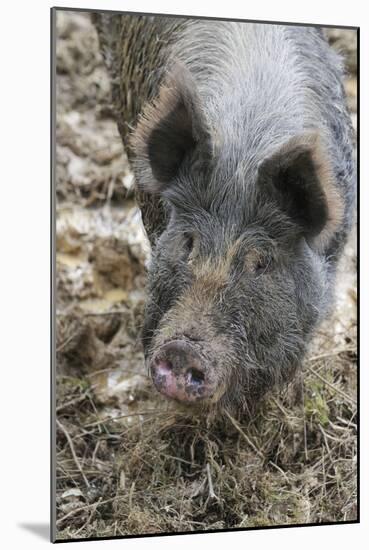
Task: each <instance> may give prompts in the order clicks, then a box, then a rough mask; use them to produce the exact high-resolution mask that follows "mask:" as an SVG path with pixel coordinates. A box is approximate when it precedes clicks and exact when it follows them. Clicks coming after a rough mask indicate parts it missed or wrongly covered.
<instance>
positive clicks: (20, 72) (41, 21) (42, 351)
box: [0, 0, 369, 550]
mask: <svg viewBox="0 0 369 550" xmlns="http://www.w3.org/2000/svg"><path fill="white" fill-rule="evenodd" d="M366 4H367V2H364V1H363V0H361V1H359V0H350V1H346V2H338V1H336V2H333V1H331V2H327V1H326V2H324V1H322V0H319V1H315V0H305V1H302V2H301V1H300V2H297V1H296V0H294V1H292V0H291V1H287V0H283V1H282V0H279V1H274V2H272V1H270V2H268V1H264V0H257V1H256V2H247V1H243V2H241V1H239V2H236V1H232V0H227V1H225V2H221V3H217V4H215V3H214V0H213V1H205V0H181V1H178V0H177V1H176V2H173V0H172V2H170V1H164V0H151V2H150V1H143V0H135V1H124V0H119V1H117V0H116V1H114V0H105V1H102V0H89V1H84V0H78V1H75V0H69V1H68V2H67V3H64V2H62V1H61V2H60V4H59V5H62V6H66V7H82V8H106V9H115V10H132V11H151V12H152V11H155V12H161V13H178V14H185V15H211V16H218V17H237V18H248V19H268V20H276V21H297V22H310V23H322V24H336V25H355V26H361V83H362V88H361V97H362V102H361V103H362V105H361V107H362V111H361V150H362V152H363V154H362V163H361V211H362V216H361V252H362V253H361V279H362V289H361V312H362V315H361V318H362V319H361V332H362V334H363V335H364V337H363V339H362V340H363V341H362V349H361V396H362V399H361V401H362V403H361V433H362V440H361V465H362V466H361V478H362V479H361V480H362V483H361V485H362V490H361V496H362V498H361V521H362V523H361V524H360V525H345V526H335V527H307V528H293V529H279V530H269V531H254V532H252V531H249V532H236V533H222V534H216V535H215V534H212V535H211V534H210V535H206V536H205V535H191V536H176V537H159V538H147V539H131V540H115V541H99V542H84V543H80V544H83V545H84V547H85V548H89V547H91V548H92V547H93V548H96V549H97V548H101V547H104V548H106V547H108V546H109V547H114V548H117V547H122V546H124V548H128V549H131V548H132V549H133V548H134V549H137V548H150V549H155V550H156V549H158V548H160V549H166V548H169V547H172V546H175V547H176V548H185V547H186V548H187V546H188V545H190V546H191V547H192V548H201V547H202V546H204V545H205V544H211V545H213V546H216V547H217V546H219V547H222V546H224V545H228V546H231V545H232V546H233V547H234V548H244V547H247V546H248V547H250V548H254V547H258V548H261V549H263V548H270V547H273V548H280V547H283V549H284V550H287V549H289V548H294V549H295V548H296V547H298V548H299V550H300V549H301V550H302V549H305V548H309V550H311V548H319V549H320V548H324V547H327V546H328V547H330V548H331V547H334V548H335V550H339V549H345V550H347V548H350V547H351V546H355V547H356V548H358V549H361V548H364V547H367V544H368V540H369V528H368V520H369V518H368V490H369V480H368V472H369V464H368V441H369V439H368V417H369V411H368V404H369V399H368V398H367V389H368V365H367V359H368V338H369V337H368V336H366V337H365V334H369V332H368V326H369V324H368V311H369V308H368V285H366V284H365V283H366V280H367V278H368V274H369V271H368V254H367V253H366V250H365V249H366V248H367V246H366V238H367V237H368V218H369V216H368V215H367V211H368V208H369V196H368V189H369V187H368V185H367V181H368V161H367V159H368V155H367V151H368V150H369V143H368V131H369V124H368V111H369V101H368V98H369V89H368V68H369V59H368V49H369V38H368V30H369V17H368V15H367V14H366V13H365V5H366ZM52 5H53V3H52V2H51V1H49V0H37V1H34V2H30V1H23V0H22V1H20V0H18V1H14V2H12V1H11V0H7V1H5V2H3V3H2V6H1V31H0V40H1V48H0V55H1V65H0V71H1V72H0V94H1V101H0V109H1V113H0V124H1V125H0V132H1V137H2V140H1V148H0V152H1V157H0V158H1V172H0V174H1V183H0V224H1V229H0V258H1V270H0V278H1V280H0V282H1V285H0V292H1V300H0V320H1V331H0V342H1V345H0V369H1V370H0V373H1V375H0V388H1V394H0V404H1V415H0V425H1V432H0V434H1V436H0V437H1V440H0V441H1V447H0V460H1V468H0V507H1V510H0V525H1V534H0V538H1V541H0V544H1V545H2V547H3V548H6V549H8V548H10V549H11V548H21V549H22V548H25V547H27V548H29V549H33V548H39V547H40V546H42V545H43V546H45V544H49V543H48V542H47V537H48V535H47V532H48V531H47V525H48V521H49V456H50V451H49V439H50V438H49V426H50V422H49V413H50V399H49V382H50V374H49V364H50V359H49V358H50V351H49V349H50V329H49V324H50V323H49V319H50V313H49V307H50V298H49V288H50V287H49V273H50V255H49V244H50V237H49V228H50V219H49V210H50V207H49V204H50V202H49V201H50V158H49V128H50V126H49V124H50V101H49V86H50V85H49V78H50V73H49V62H50V53H49V45H50V42H49V36H50V35H49V32H50V31H49V20H50V13H49V8H50V7H52ZM31 204H32V208H30V205H31ZM4 302H5V307H4ZM365 539H366V540H365ZM73 544H77V543H73Z"/></svg>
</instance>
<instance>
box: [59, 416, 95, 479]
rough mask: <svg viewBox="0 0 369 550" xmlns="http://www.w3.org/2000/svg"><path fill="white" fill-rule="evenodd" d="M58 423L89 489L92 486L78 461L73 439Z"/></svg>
mask: <svg viewBox="0 0 369 550" xmlns="http://www.w3.org/2000/svg"><path fill="white" fill-rule="evenodd" d="M56 423H57V425H58V426H59V428H60V429H61V431H62V432H63V434H64V435H65V437H66V438H67V441H68V445H69V447H70V450H71V453H72V456H73V460H74V462H75V464H76V466H77V468H78V470H79V471H80V472H81V476H82V477H83V481H84V482H85V485H86V487H88V488H89V487H90V484H89V482H88V479H87V477H86V476H85V474H84V472H83V470H82V466H81V464H80V462H79V460H78V457H77V455H76V451H75V450H74V445H73V441H72V438H71V437H70V435H69V433H68V432H67V430H66V428H65V427H64V426H63V424H62V423H61V422H60V421H59V420H58V419H56Z"/></svg>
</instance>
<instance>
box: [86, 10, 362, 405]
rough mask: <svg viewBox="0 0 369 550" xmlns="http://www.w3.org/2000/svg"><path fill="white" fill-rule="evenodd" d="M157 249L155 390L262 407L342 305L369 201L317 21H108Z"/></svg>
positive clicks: (152, 342) (103, 23)
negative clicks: (352, 241) (358, 205)
mask: <svg viewBox="0 0 369 550" xmlns="http://www.w3.org/2000/svg"><path fill="white" fill-rule="evenodd" d="M94 22H95V25H96V27H97V29H98V33H99V39H100V45H101V50H102V53H103V56H104V58H105V61H106V63H107V66H108V68H109V71H110V74H111V77H112V98H113V103H114V108H115V113H116V117H117V123H118V128H119V131H120V134H121V136H122V140H123V143H124V145H125V148H126V150H127V153H128V157H129V160H130V162H131V165H132V168H133V172H134V175H135V181H136V189H137V200H138V204H139V206H140V208H141V212H142V219H143V223H144V225H145V228H146V231H147V234H148V237H149V239H150V242H151V246H152V259H151V265H150V267H149V273H148V299H147V304H146V310H145V320H144V326H143V331H142V341H143V347H144V351H145V360H146V364H147V367H148V371H149V373H150V375H151V378H152V381H153V384H154V386H155V387H156V388H157V390H158V391H159V392H160V393H161V394H163V396H165V397H166V398H168V399H170V400H174V401H176V402H177V403H181V404H182V405H183V406H185V407H186V409H188V410H191V411H192V410H193V411H195V412H196V413H197V412H200V411H204V412H207V411H210V410H212V411H214V410H221V411H236V410H237V411H238V410H239V411H245V410H250V409H251V408H253V407H254V406H255V404H256V403H258V402H259V400H260V398H261V397H262V396H263V395H264V394H265V393H266V392H267V391H269V390H270V389H272V388H275V387H276V388H281V387H282V386H283V384H286V383H287V382H289V381H290V380H291V379H292V378H293V376H294V375H295V373H296V372H297V371H298V369H299V368H300V366H301V364H302V360H303V358H304V355H305V353H306V350H307V348H308V344H309V342H310V341H311V338H312V336H313V335H314V331H315V330H316V328H317V327H318V326H319V324H320V323H321V321H322V320H323V319H325V318H326V317H327V316H328V315H329V313H330V312H331V310H332V305H333V303H334V286H335V278H336V266H337V262H338V260H339V258H340V256H341V254H342V250H343V247H344V244H345V242H346V238H347V235H348V232H349V231H350V228H351V225H352V220H353V215H354V214H353V212H354V204H355V183H356V171H355V158H354V145H353V142H354V138H353V129H352V125H351V120H350V117H349V114H348V110H347V106H346V99H345V93H344V89H343V85H342V78H343V63H342V60H341V58H340V57H339V56H338V55H337V54H336V53H335V52H334V51H333V50H332V49H331V48H330V47H329V45H328V42H327V40H326V38H325V36H324V34H323V31H322V30H321V29H319V28H316V27H313V26H293V25H277V24H259V23H246V22H245V23H243V22H232V21H219V20H217V21H214V20H206V19H197V20H194V19H188V18H178V17H167V16H165V17H158V16H138V15H133V14H130V15H127V14H126V15H120V14H103V13H99V14H95V15H94Z"/></svg>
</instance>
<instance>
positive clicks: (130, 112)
mask: <svg viewBox="0 0 369 550" xmlns="http://www.w3.org/2000/svg"><path fill="white" fill-rule="evenodd" d="M51 15H52V171H53V177H52V180H53V181H52V185H53V188H52V195H53V218H54V221H55V227H54V229H55V231H54V233H53V239H54V249H55V257H54V262H55V263H54V292H53V299H54V303H53V335H54V339H53V340H54V341H53V366H52V498H51V500H52V506H51V508H52V529H53V535H52V538H53V540H54V541H55V540H56V541H69V540H75V541H77V540H83V539H100V538H111V537H132V536H135V537H136V536H137V537H138V536H149V535H150V536H152V535H167V534H178V533H205V532H209V531H210V532H214V531H229V530H234V529H238V530H248V529H255V528H258V529H260V528H264V529H267V528H270V527H281V528H282V527H286V526H301V527H303V526H305V525H323V524H337V523H354V522H357V521H358V502H357V462H356V457H357V448H356V447H357V435H356V433H357V429H356V428H357V398H358V395H357V380H358V376H357V365H356V359H357V291H356V279H357V267H356V266H357V264H356V256H357V245H356V234H357V229H356V228H357V223H356V217H357V216H356V202H357V201H356V192H357V166H356V156H357V154H356V149H357V139H356V126H357V70H358V67H357V38H358V29H357V28H334V27H329V21H327V27H321V26H314V25H313V24H311V25H300V24H298V23H297V22H295V23H289V22H286V23H283V24H282V23H279V24H274V23H268V22H257V21H239V20H237V21H232V20H230V19H229V20H219V19H211V18H209V19H207V18H192V17H189V16H183V17H182V16H170V15H165V16H164V15H161V16H159V15H154V14H147V15H143V14H134V13H118V12H106V11H105V12H104V11H95V12H93V11H90V12H88V11H83V10H73V9H67V8H65V9H64V8H55V9H53V10H52V13H51ZM209 16H211V14H210V13H209ZM312 23H313V22H312ZM245 537H247V533H245Z"/></svg>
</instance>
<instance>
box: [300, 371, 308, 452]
mask: <svg viewBox="0 0 369 550" xmlns="http://www.w3.org/2000/svg"><path fill="white" fill-rule="evenodd" d="M300 378H301V391H302V416H303V420H304V451H305V460H306V462H307V461H308V460H309V457H308V448H307V430H306V413H305V388H304V379H303V377H302V376H300Z"/></svg>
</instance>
